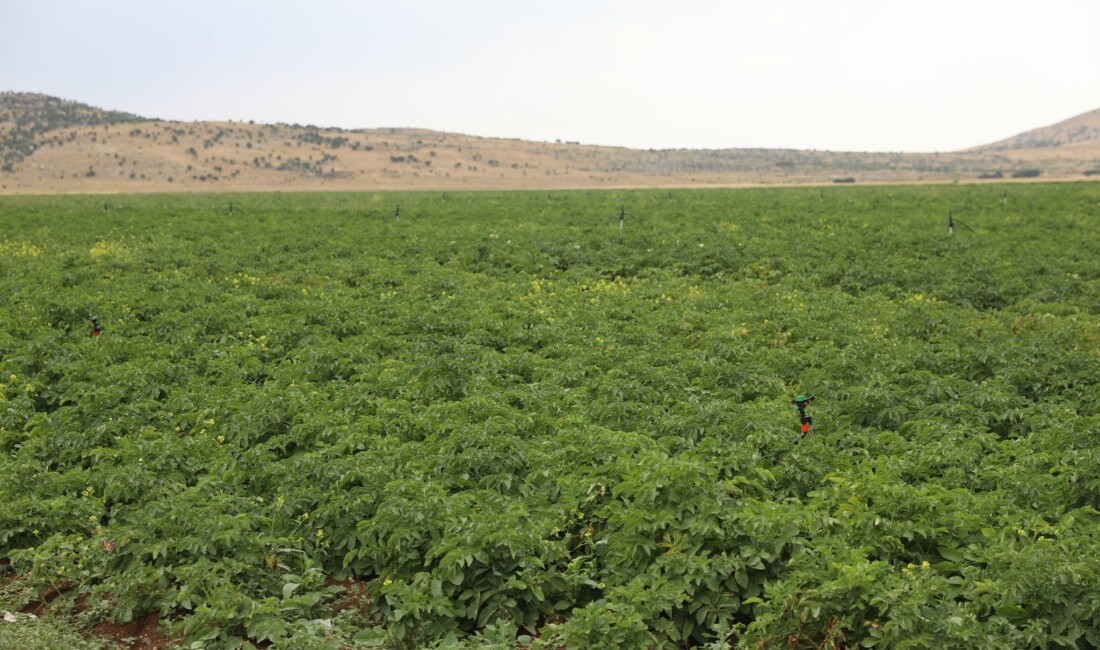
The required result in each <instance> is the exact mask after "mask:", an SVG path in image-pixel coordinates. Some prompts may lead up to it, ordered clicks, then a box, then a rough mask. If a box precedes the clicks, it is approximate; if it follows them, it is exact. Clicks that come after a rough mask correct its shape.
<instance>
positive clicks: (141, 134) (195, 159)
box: [0, 92, 1100, 193]
mask: <svg viewBox="0 0 1100 650" xmlns="http://www.w3.org/2000/svg"><path fill="white" fill-rule="evenodd" d="M1094 114H1095V113H1094ZM1094 114H1090V115H1094ZM1056 126H1057V125H1056ZM1048 128H1054V127H1048ZM1062 132H1064V133H1066V134H1067V135H1065V136H1064V137H1065V138H1067V139H1068V138H1070V137H1073V138H1077V139H1076V140H1073V141H1072V142H1071V143H1070V144H1068V145H1057V144H1047V145H1042V142H1043V140H1042V138H1041V137H1039V136H1036V137H1034V138H1033V139H1032V141H1033V143H1034V146H1030V147H1012V146H1003V147H1002V146H999V144H1000V143H998V144H995V145H989V146H987V147H981V148H976V149H971V150H966V151H960V152H952V153H857V152H835V151H806V150H789V149H722V150H686V149H676V150H652V149H651V150H638V149H629V148H624V147H606V146H597V145H586V144H580V143H575V142H573V143H570V142H566V143H562V142H553V143H550V142H531V141H523V140H515V139H503V138H483V137H478V136H471V135H462V134H455V133H444V132H438V131H428V130H423V129H407V128H400V129H399V128H388V129H387V128H383V129H356V130H346V129H337V128H323V127H318V126H311V125H298V124H257V123H254V122H247V123H245V122H173V121H165V120H157V119H151V118H145V117H140V116H137V115H133V114H130V113H125V112H120V111H108V110H102V109H98V108H94V107H91V106H87V105H84V104H80V103H78V102H72V101H67V100H63V99H58V98H56V97H50V96H47V95H40V94H32V93H14V92H6V93H0V164H2V168H0V192H6V193H36V192H147V191H263V190H428V189H440V190H446V189H563V188H596V187H684V186H687V187H697V186H698V187H701V186H732V185H772V184H785V185H797V184H817V183H831V182H873V183H905V182H951V181H956V180H966V179H977V178H979V177H983V178H984V177H990V178H1001V177H1008V176H1012V175H1013V174H1014V173H1018V172H1019V171H1020V170H1027V169H1037V170H1038V171H1039V173H1041V174H1042V176H1043V177H1044V178H1073V177H1077V178H1080V177H1081V175H1082V174H1083V173H1085V172H1087V171H1089V170H1092V169H1094V168H1097V167H1100V164H1098V162H1097V161H1100V140H1096V139H1086V140H1083V141H1081V137H1082V135H1081V134H1082V133H1086V134H1087V133H1092V132H1093V131H1090V130H1087V129H1086V131H1084V132H1082V131H1080V130H1072V129H1063V131H1062ZM1071 132H1072V135H1069V134H1070V133H1071ZM1017 137H1018V138H1019V137H1022V136H1017ZM1048 140H1049V141H1050V142H1054V140H1053V139H1050V138H1048ZM1006 142H1007V141H1006Z"/></svg>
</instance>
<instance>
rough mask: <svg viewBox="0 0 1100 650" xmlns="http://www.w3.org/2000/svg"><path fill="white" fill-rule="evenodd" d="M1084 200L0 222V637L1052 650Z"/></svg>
mask: <svg viewBox="0 0 1100 650" xmlns="http://www.w3.org/2000/svg"><path fill="white" fill-rule="evenodd" d="M230 203H231V204H232V206H231V208H230V205H229V204H230ZM1098 205H1100V186H1098V185H1096V184H1095V183H1085V182H1082V183H1076V184H1073V183H1061V184H1053V185H1042V184H1030V185H997V186H991V185H980V186H973V187H958V186H944V187H910V188H897V187H881V188H870V187H861V186H859V185H856V186H838V187H826V188H812V189H809V188H807V189H787V190H751V191H749V190H742V191H707V192H698V191H697V192H687V191H673V192H665V191H660V192H657V191H649V192H568V193H566V192H561V193H547V192H537V193H535V192H532V193H507V194H500V193H476V194H473V193H458V194H453V193H452V194H439V193H432V194H403V195H397V194H323V195H311V194H295V195H273V194H255V195H245V194H237V195H214V194H211V195H176V196H163V195H145V196H127V195H118V196H111V197H110V198H108V199H106V201H105V200H104V199H103V198H102V197H95V198H93V197H84V196H65V197H20V198H12V197H7V198H0V232H2V233H3V235H2V237H3V239H2V240H0V295H3V296H4V301H5V303H4V304H5V308H4V309H3V310H0V384H2V385H0V503H3V504H4V507H3V508H0V558H4V559H5V562H6V563H10V569H11V571H10V573H11V575H12V576H15V577H14V578H10V579H7V580H6V581H5V583H6V584H9V585H10V584H18V585H19V588H18V589H11V588H9V589H6V590H5V591H3V592H2V593H3V599H2V601H0V608H3V609H7V610H10V611H13V612H14V611H18V610H21V609H26V608H28V607H33V606H35V603H38V602H40V601H41V600H42V599H43V598H44V597H46V595H50V596H51V597H53V600H52V601H51V602H53V603H68V605H66V606H67V607H71V608H72V611H74V612H76V613H77V614H78V615H79V617H80V620H81V621H83V622H84V623H85V624H87V625H94V624H98V623H103V622H110V623H113V624H116V625H121V624H126V623H129V622H133V621H135V620H138V619H140V618H141V617H144V616H153V615H155V616H158V617H160V620H163V621H167V622H168V623H169V624H170V625H171V626H172V627H171V630H166V631H165V632H166V638H171V639H179V640H181V641H182V643H183V644H184V647H209V648H237V647H253V646H256V645H262V644H264V643H266V642H271V643H274V644H275V646H276V647H286V648H351V647H376V646H381V647H388V648H421V647H429V646H433V645H448V646H465V647H517V646H523V647H527V646H533V647H541V648H561V647H578V648H583V647H599V648H666V647H667V648H680V647H691V646H695V647H709V648H726V647H744V648H760V647H764V648H771V647H785V648H822V647H826V648H830V647H831V648H841V647H890V648H906V647H922V648H926V647H936V646H940V647H975V648H1013V649H1016V648H1081V649H1084V648H1094V647H1096V646H1097V645H1100V636H1098V632H1097V631H1098V630H1100V568H1098V567H1100V538H1098V535H1100V513H1098V511H1097V508H1098V506H1100V479H1098V477H1100V453H1098V449H1097V440H1098V437H1100V415H1098V412H1097V408H1096V405H1097V404H1100V258H1098V256H1097V255H1096V250H1097V248H1098V247H1100V240H1098V237H1100V235H1098V234H1097V233H1100V228H1097V227H1096V226H1097V224H1096V223H1095V220H1096V215H1097V206H1098ZM398 206H400V211H398V210H397V207H398ZM949 212H951V213H953V214H954V215H955V217H958V218H959V219H962V220H965V221H966V223H967V225H968V228H967V229H965V230H960V231H957V232H956V233H955V234H954V235H951V234H949V231H948V228H947V223H946V216H947V215H948V214H949ZM620 214H623V215H624V222H623V223H622V225H623V227H622V230H621V231H620V221H619V215H620ZM93 332H96V333H97V334H98V335H97V336H92V334H93ZM798 394H813V395H814V396H815V400H814V402H813V403H812V405H811V406H810V408H809V411H810V413H811V415H812V416H813V417H814V419H815V424H816V429H815V431H814V432H813V433H812V435H809V436H806V437H801V436H800V434H799V429H798V415H797V411H796V409H795V408H794V407H793V406H792V404H791V400H792V399H793V398H794V397H795V396H796V395H798ZM11 580H16V581H17V583H12V582H11ZM0 625H2V624H0ZM0 638H3V637H0Z"/></svg>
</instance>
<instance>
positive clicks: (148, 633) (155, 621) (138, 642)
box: [92, 612, 180, 650]
mask: <svg viewBox="0 0 1100 650" xmlns="http://www.w3.org/2000/svg"><path fill="white" fill-rule="evenodd" d="M92 634H94V635H95V636H97V637H100V638H103V639H111V640H113V641H115V642H116V643H119V644H121V645H123V646H125V647H127V648H142V649H150V648H151V649H155V650H161V649H163V648H167V647H169V644H170V643H178V642H179V641H180V640H179V639H176V640H175V641H174V642H173V641H172V640H171V639H169V638H168V637H166V636H164V635H163V634H162V633H161V631H160V614H159V613H158V612H153V613H152V614H146V615H145V616H140V617H138V618H136V619H134V620H132V621H130V622H129V623H125V624H123V625H119V624H117V623H111V622H103V623H100V624H99V625H97V626H95V627H93V628H92Z"/></svg>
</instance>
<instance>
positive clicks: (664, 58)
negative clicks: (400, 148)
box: [0, 0, 1100, 152]
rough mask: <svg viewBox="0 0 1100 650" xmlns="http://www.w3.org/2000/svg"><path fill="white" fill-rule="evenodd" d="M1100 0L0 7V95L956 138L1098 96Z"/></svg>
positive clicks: (680, 142)
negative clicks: (20, 93)
mask: <svg viewBox="0 0 1100 650" xmlns="http://www.w3.org/2000/svg"><path fill="white" fill-rule="evenodd" d="M1098 27H1100V1H1097V0H1027V1H1019V0H921V1H920V2H915V1H913V0H905V1H895V0H829V1H822V0H726V1H717V0H679V1H661V0H631V1H620V0H553V1H549V0H513V1H504V0H386V1H376V0H359V1H353V0H309V1H308V2H305V1H291V0H97V1H95V2H90V1H89V0H0V90H13V91H23V92H41V93H46V94H49V95H55V96H58V97H62V98H64V99H71V100H75V101H79V102H83V103H86V104H91V105H93V106H97V107H101V108H108V109H115V110H123V111H127V112H131V113H137V114H139V115H142V116H146V117H155V118H160V119H170V120H182V121H194V120H239V121H248V120H255V121H257V122H264V123H275V122H285V123H290V124H313V125H317V126H335V127H342V128H347V129H358V128H378V127H420V128H428V129H435V130H440V131H449V132H457V133H466V134H470V135H481V136H492V137H509V138H523V139H528V140H537V141H554V140H563V141H579V142H583V143H587V144H598V145H615V146H627V147H638V148H656V149H671V148H697V149H698V148H706V149H720V148H729V147H766V148H792V149H818V150H843V151H915V152H929V151H951V150H955V149H961V148H966V147H971V146H977V145H980V144H986V143H989V142H993V141H996V140H1000V139H1003V138H1006V137H1009V136H1012V135H1015V134H1017V133H1020V132H1023V131H1026V130H1028V129H1031V128H1035V127H1039V126H1045V125H1048V124H1052V123H1054V122H1058V121H1061V120H1063V119H1066V118H1070V117H1073V116H1075V115H1078V114H1080V113H1083V112H1086V111H1090V110H1093V109H1097V108H1100V31H1098Z"/></svg>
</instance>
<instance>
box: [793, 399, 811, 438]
mask: <svg viewBox="0 0 1100 650" xmlns="http://www.w3.org/2000/svg"><path fill="white" fill-rule="evenodd" d="M812 401H814V396H813V395H810V396H808V397H807V396H806V395H799V396H797V397H795V398H794V399H793V400H791V404H794V405H795V406H796V407H798V419H799V422H800V431H801V433H802V437H806V436H807V435H810V434H812V433H813V432H814V419H813V417H812V416H810V415H806V407H807V406H809V405H810V402H812Z"/></svg>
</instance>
